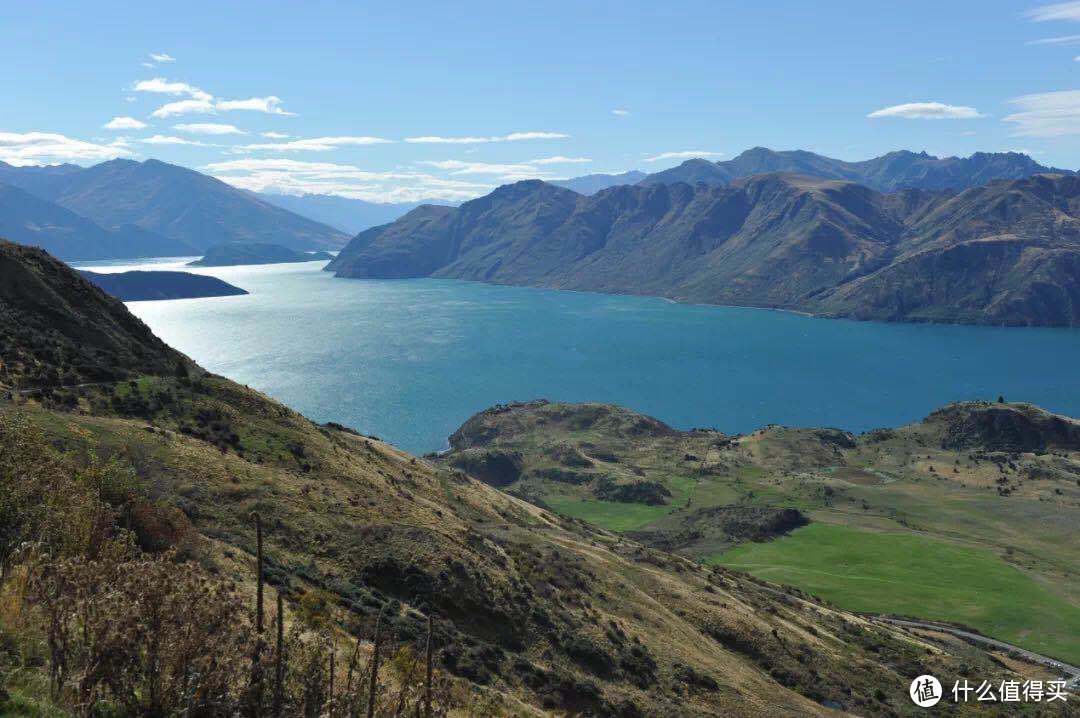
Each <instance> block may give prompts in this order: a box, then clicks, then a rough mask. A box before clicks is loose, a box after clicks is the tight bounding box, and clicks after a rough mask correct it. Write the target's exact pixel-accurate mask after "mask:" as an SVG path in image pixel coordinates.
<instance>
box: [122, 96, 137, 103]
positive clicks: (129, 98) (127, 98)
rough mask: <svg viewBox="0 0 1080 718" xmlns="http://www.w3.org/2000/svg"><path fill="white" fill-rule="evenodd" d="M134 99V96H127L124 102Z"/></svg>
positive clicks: (133, 100)
mask: <svg viewBox="0 0 1080 718" xmlns="http://www.w3.org/2000/svg"><path fill="white" fill-rule="evenodd" d="M135 99H136V98H134V97H131V96H128V97H125V98H124V102H135Z"/></svg>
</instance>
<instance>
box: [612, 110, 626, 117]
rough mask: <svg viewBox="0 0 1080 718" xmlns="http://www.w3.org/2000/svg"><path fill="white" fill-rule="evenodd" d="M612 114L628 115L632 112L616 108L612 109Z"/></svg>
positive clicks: (617, 115) (618, 115)
mask: <svg viewBox="0 0 1080 718" xmlns="http://www.w3.org/2000/svg"><path fill="white" fill-rule="evenodd" d="M611 114H613V115H615V116H616V117H626V116H627V115H629V114H630V110H623V109H614V110H612V111H611Z"/></svg>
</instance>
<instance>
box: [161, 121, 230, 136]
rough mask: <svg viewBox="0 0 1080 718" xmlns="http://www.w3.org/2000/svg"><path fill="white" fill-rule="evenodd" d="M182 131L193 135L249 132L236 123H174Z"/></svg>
mask: <svg viewBox="0 0 1080 718" xmlns="http://www.w3.org/2000/svg"><path fill="white" fill-rule="evenodd" d="M173 127H175V128H176V129H178V130H180V131H181V132H187V133H189V134H192V135H246V134H247V133H246V132H244V131H243V130H241V129H240V128H239V127H236V126H235V125H224V124H220V123H217V122H185V123H181V124H179V125H173Z"/></svg>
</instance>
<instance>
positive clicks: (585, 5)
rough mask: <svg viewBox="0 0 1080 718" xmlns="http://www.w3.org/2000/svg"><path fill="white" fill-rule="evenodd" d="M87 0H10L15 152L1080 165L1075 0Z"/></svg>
mask: <svg viewBox="0 0 1080 718" xmlns="http://www.w3.org/2000/svg"><path fill="white" fill-rule="evenodd" d="M87 5H90V4H89V3H81V2H80V3H77V2H47V1H46V2H42V1H38V2H34V3H5V4H4V6H3V7H0V27H3V28H4V32H3V35H2V39H0V60H2V61H3V66H4V67H5V68H6V69H5V72H3V73H2V74H0V93H2V96H3V97H4V102H3V105H2V107H0V159H3V160H5V161H8V162H13V163H18V164H47V163H57V162H63V161H74V162H77V163H79V164H93V163H94V162H97V161H101V160H103V159H108V158H110V157H115V156H123V157H131V158H134V159H146V158H150V157H154V158H158V159H162V160H164V161H167V162H173V163H176V164H181V165H185V166H188V167H193V168H196V169H199V170H200V171H204V172H207V173H209V174H213V175H215V176H219V177H221V178H222V179H225V180H226V181H229V182H230V183H233V184H236V185H237V186H241V187H246V188H249V189H256V190H263V189H265V190H269V191H284V192H291V193H299V192H305V191H311V192H325V193H336V194H342V195H345V196H352V197H358V198H362V199H369V200H374V201H391V200H402V201H406V200H416V199H420V198H435V199H464V198H467V197H471V196H476V195H478V194H482V193H483V192H485V191H487V190H488V189H490V188H491V187H493V186H495V185H498V184H501V183H504V182H507V181H512V180H516V179H521V178H524V177H539V178H558V177H569V176H575V175H581V174H587V173H591V172H617V171H623V170H628V169H642V170H646V171H652V170H659V169H663V168H664V167H667V166H671V165H674V164H678V162H680V161H681V160H682V159H683V156H684V155H689V154H693V155H704V156H708V157H710V158H712V159H724V158H730V157H733V156H735V155H737V154H738V153H739V152H741V151H742V150H744V149H747V148H750V147H753V146H757V145H764V146H767V147H771V148H774V149H795V148H799V149H809V150H813V151H816V152H820V153H823V154H827V155H830V156H834V157H840V158H844V159H864V158H868V157H872V156H875V155H879V154H882V153H884V152H888V151H890V150H894V149H900V148H905V149H912V150H926V151H928V152H930V153H932V154H937V155H963V156H966V155H968V154H971V153H972V152H975V151H979V150H983V151H1005V150H1019V151H1026V152H1029V153H1030V154H1032V156H1033V157H1034V158H1035V159H1036V160H1038V161H1039V162H1042V163H1043V164H1049V165H1056V166H1061V167H1067V168H1072V169H1075V168H1078V167H1080V89H1077V88H1078V87H1080V83H1078V82H1077V77H1078V75H1080V1H1077V2H1063V3H1056V4H1046V3H1037V2H1035V3H1029V2H1005V1H997V2H995V1H987V0H983V1H981V2H966V1H965V2H961V1H955V2H953V1H950V2H940V1H938V2H910V1H909V2H904V3H866V2H828V1H825V0H823V1H822V2H817V3H808V2H723V1H721V0H713V1H712V2H677V1H676V2H655V0H653V1H651V2H634V1H631V0H622V1H620V2H580V1H579V2H551V1H548V2H536V3H521V2H467V1H462V2H457V3H452V4H451V3H408V2H393V3H389V2H388V3H337V2H307V3H302V4H301V3H299V2H296V3H284V2H265V3H260V4H258V5H256V4H253V3H205V2H200V1H199V0H189V1H187V2H184V3H168V4H164V3H161V4H159V3H140V4H137V5H136V4H132V3H110V2H96V3H93V7H92V8H90V7H86V6H87ZM154 56H157V57H156V58H155V57H154ZM107 126H108V127H107Z"/></svg>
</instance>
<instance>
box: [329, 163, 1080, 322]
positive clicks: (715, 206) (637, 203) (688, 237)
mask: <svg viewBox="0 0 1080 718" xmlns="http://www.w3.org/2000/svg"><path fill="white" fill-rule="evenodd" d="M1078 202H1080V179H1078V178H1076V177H1074V176H1060V175H1040V176H1037V177H1032V178H1028V179H1024V180H1015V181H1009V182H1005V181H1001V182H993V183H991V184H990V185H988V186H986V187H981V188H975V189H971V190H967V191H965V192H963V193H961V194H959V195H952V194H950V193H934V192H928V191H924V190H904V191H902V192H898V193H896V194H891V195H883V194H879V193H877V192H874V191H873V190H871V189H868V188H866V187H863V186H861V185H858V184H854V183H852V182H846V181H842V180H823V179H817V178H812V177H807V176H802V175H787V174H765V175H755V176H753V177H750V178H748V179H741V180H735V181H733V182H732V183H731V184H729V185H727V186H723V187H717V186H708V185H700V184H699V185H695V186H690V185H687V184H682V183H676V184H657V185H642V186H635V187H631V186H620V187H612V188H610V189H607V190H604V191H602V192H599V193H598V194H596V195H593V196H591V197H583V196H581V195H577V194H575V193H573V192H570V191H569V190H565V189H561V188H556V187H552V186H551V185H548V184H545V183H543V182H538V181H529V182H519V183H517V184H514V185H507V186H505V187H500V188H499V189H498V190H496V191H495V192H493V193H491V194H490V195H488V196H486V197H483V198H481V199H478V200H473V201H471V202H466V203H464V204H463V205H461V207H459V208H457V209H452V208H445V207H422V208H420V209H417V210H415V211H414V212H412V213H410V214H408V215H406V216H405V217H403V218H402V219H401V220H399V221H397V222H395V223H393V224H390V225H386V226H385V227H380V228H375V229H373V230H369V231H368V232H365V233H363V234H361V235H359V236H358V237H357V238H356V239H354V240H353V242H352V243H350V245H349V246H348V247H347V248H346V249H345V250H343V251H342V252H341V253H340V254H339V255H338V257H337V258H336V259H335V260H334V261H333V262H331V263H330V264H329V265H328V266H327V269H329V270H331V271H335V272H336V273H337V276H340V277H369V278H378V277H388V278H389V277H421V276H436V277H453V278H459V279H470V280H478V281H486V282H494V283H501V284H525V285H531V286H542V287H553V288H561V289H576V290H587V291H599V292H612V293H628V294H653V295H658V296H663V297H669V298H671V299H675V300H678V301H690V302H702V303H713V304H735V305H750V306H765V307H778V308H784V309H795V310H800V311H807V312H813V313H819V314H826V315H830V316H845V317H856V318H859V319H881V320H890V321H952V322H965V323H990V324H1001V323H1004V324H1015V325H1052V326H1077V325H1078V323H1080V302H1078V300H1077V295H1078V292H1080V274H1078V273H1077V271H1076V266H1077V264H1076V262H1077V252H1078V251H1080V233H1078V231H1077V226H1078V225H1077V223H1078V221H1080V220H1078V217H1080V210H1078Z"/></svg>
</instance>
